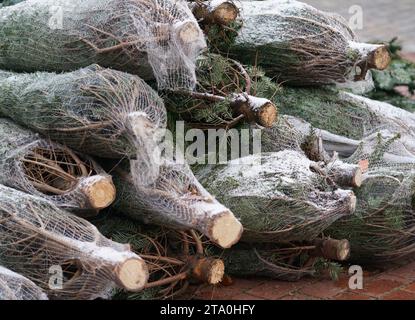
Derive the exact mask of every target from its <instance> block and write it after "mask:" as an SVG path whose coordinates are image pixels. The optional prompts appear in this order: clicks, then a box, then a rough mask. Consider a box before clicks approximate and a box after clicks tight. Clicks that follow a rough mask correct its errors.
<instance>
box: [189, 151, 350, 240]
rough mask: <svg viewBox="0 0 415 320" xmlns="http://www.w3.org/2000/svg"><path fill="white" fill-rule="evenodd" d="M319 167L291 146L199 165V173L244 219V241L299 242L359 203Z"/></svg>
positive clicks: (204, 182) (203, 182)
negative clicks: (330, 179)
mask: <svg viewBox="0 0 415 320" xmlns="http://www.w3.org/2000/svg"><path fill="white" fill-rule="evenodd" d="M313 167H314V169H313ZM316 168H318V165H317V163H314V162H313V161H311V160H309V159H308V158H307V157H306V156H305V155H304V154H302V153H300V152H298V151H295V150H288V149H287V150H284V151H280V152H276V153H263V154H254V155H251V156H247V157H244V158H241V159H235V160H231V161H229V162H228V163H227V164H225V165H207V166H199V167H198V169H197V171H196V175H197V177H198V178H199V179H200V181H201V183H202V184H203V185H204V186H206V188H207V189H208V190H209V191H210V192H211V193H212V194H213V195H215V196H216V197H217V198H218V199H219V201H221V202H222V203H224V204H225V205H226V206H227V207H229V208H230V210H232V212H234V213H235V215H236V216H237V217H238V218H240V219H241V222H242V225H243V226H244V233H243V235H242V240H243V241H250V242H278V241H294V240H296V241H298V240H313V239H314V238H316V237H317V236H318V235H319V234H320V233H321V232H322V231H324V230H325V229H326V228H327V227H328V226H330V225H331V224H332V223H333V222H334V221H336V220H337V219H339V218H340V217H342V216H344V215H350V214H353V212H354V210H355V206H356V198H355V196H354V194H353V192H352V191H348V190H342V189H337V188H335V187H334V186H333V185H330V183H329V182H328V181H327V180H326V177H325V176H324V175H322V174H321V172H320V171H318V170H316Z"/></svg>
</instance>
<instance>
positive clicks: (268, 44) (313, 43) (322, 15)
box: [222, 0, 390, 86]
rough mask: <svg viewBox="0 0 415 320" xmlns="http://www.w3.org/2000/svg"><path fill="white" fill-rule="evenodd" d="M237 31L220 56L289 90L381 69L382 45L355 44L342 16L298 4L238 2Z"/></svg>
mask: <svg viewBox="0 0 415 320" xmlns="http://www.w3.org/2000/svg"><path fill="white" fill-rule="evenodd" d="M238 7H239V9H240V12H241V20H242V21H243V24H242V27H241V29H240V30H238V31H237V32H238V35H237V36H236V37H230V38H231V39H232V41H231V43H230V44H229V43H228V44H225V45H223V46H222V47H223V49H222V50H223V51H224V52H229V53H230V54H231V56H232V57H236V58H237V59H240V60H241V61H242V62H244V63H246V64H250V65H259V66H261V67H262V68H264V69H265V71H266V72H267V74H268V75H269V76H271V77H277V80H278V81H282V82H284V83H288V84H291V85H296V86H300V85H321V84H330V83H334V82H345V81H347V80H363V79H365V76H366V73H367V71H368V70H369V69H379V70H383V69H385V68H386V67H387V66H388V64H389V62H390V54H389V52H388V50H387V47H386V46H385V45H374V44H368V43H360V42H358V40H357V38H356V35H355V34H354V33H353V31H352V30H351V29H350V28H349V27H348V24H347V21H346V20H345V19H343V18H342V17H341V16H339V15H336V14H332V13H326V12H323V11H319V10H317V9H315V8H313V7H311V6H309V5H307V4H304V3H301V2H298V1H286V0H267V1H241V2H240V3H238Z"/></svg>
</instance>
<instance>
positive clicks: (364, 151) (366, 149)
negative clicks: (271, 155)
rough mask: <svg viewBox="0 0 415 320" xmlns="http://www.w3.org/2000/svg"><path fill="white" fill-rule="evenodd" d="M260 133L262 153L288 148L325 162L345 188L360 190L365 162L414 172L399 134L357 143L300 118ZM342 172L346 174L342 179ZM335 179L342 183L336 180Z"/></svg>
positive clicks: (370, 137) (383, 134)
mask: <svg viewBox="0 0 415 320" xmlns="http://www.w3.org/2000/svg"><path fill="white" fill-rule="evenodd" d="M258 128H259V127H258V126H255V125H251V126H250V129H251V130H252V129H258ZM380 128H381V127H380ZM261 132H262V136H261V138H262V139H261V144H262V151H264V152H276V151H281V150H284V149H286V148H289V149H294V150H297V151H302V152H304V153H305V154H306V156H307V157H308V158H309V159H311V160H313V161H318V162H320V163H321V162H324V163H322V166H323V167H324V168H325V171H326V174H328V175H330V177H331V178H332V179H333V181H335V182H336V180H337V182H338V183H341V181H343V183H345V184H344V185H343V186H350V187H358V186H359V181H360V183H361V179H362V177H361V174H362V173H364V172H363V171H365V170H363V169H365V168H364V165H363V164H362V163H360V164H359V162H361V161H362V160H367V161H370V165H371V167H375V166H378V167H380V168H385V167H387V166H394V165H399V168H400V170H403V167H404V164H406V167H407V169H411V168H413V164H414V163H415V156H414V154H413V153H412V152H411V151H409V150H407V148H406V146H405V141H401V139H400V134H396V133H392V132H391V131H389V130H387V129H383V130H381V129H380V130H379V131H375V132H374V133H372V134H370V135H368V136H365V137H363V138H362V139H361V140H355V139H350V138H346V137H344V136H340V135H336V134H334V133H331V132H329V131H326V130H322V129H319V128H313V126H312V125H311V124H310V123H308V122H307V121H305V120H302V119H300V118H296V117H293V116H286V115H281V116H280V119H279V121H278V122H276V123H275V124H274V125H273V126H272V127H271V128H266V129H261ZM339 158H341V159H342V160H340V159H339ZM322 169H323V168H322ZM327 169H328V170H327ZM339 170H340V172H343V174H341V175H340V176H339V175H338V174H339V173H340V172H339ZM330 171H332V173H335V175H332V174H331V172H330ZM336 171H337V173H336ZM336 176H339V177H340V178H341V179H340V180H338V179H336ZM348 177H349V178H350V179H349V178H348ZM344 178H346V180H343V179H344ZM356 182H357V183H356ZM340 185H341V184H340Z"/></svg>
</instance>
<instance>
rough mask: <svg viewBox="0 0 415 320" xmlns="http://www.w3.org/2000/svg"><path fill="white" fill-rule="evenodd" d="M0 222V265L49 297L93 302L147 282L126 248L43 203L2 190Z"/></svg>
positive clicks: (144, 272) (140, 264) (141, 265)
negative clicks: (52, 274)
mask: <svg viewBox="0 0 415 320" xmlns="http://www.w3.org/2000/svg"><path fill="white" fill-rule="evenodd" d="M0 218H1V219H0V230H1V232H0V243H1V244H2V245H1V247H0V262H1V264H2V265H4V266H5V267H8V268H11V269H13V270H14V271H15V272H18V273H20V274H22V275H23V276H25V277H27V278H28V279H30V280H31V281H33V282H34V283H35V284H36V285H38V286H39V287H41V288H42V289H44V290H45V292H46V293H47V294H48V296H49V298H59V299H94V298H97V297H105V296H107V295H108V294H109V290H112V289H113V288H114V286H120V287H122V288H125V289H127V290H132V291H139V290H140V289H142V288H143V287H144V285H145V284H146V282H147V279H148V271H147V266H146V264H145V262H144V261H143V260H142V259H141V258H140V257H139V256H138V255H136V254H134V253H132V252H131V251H130V249H129V245H124V244H119V243H116V242H113V241H111V240H109V239H107V238H105V237H104V236H102V235H101V234H100V233H99V231H98V230H97V228H96V227H94V226H93V225H92V224H91V223H89V222H87V221H86V220H83V219H82V218H79V217H76V216H74V215H71V214H69V213H66V212H65V211H62V210H61V209H59V208H57V207H56V206H54V205H53V204H51V203H50V202H48V201H46V200H43V199H41V198H38V197H34V196H31V195H27V194H24V193H22V192H20V191H16V190H14V189H10V188H7V187H3V186H0ZM51 267H52V269H50V268H51ZM53 268H55V269H53ZM51 270H54V272H55V273H54V274H56V275H57V274H58V272H59V271H60V270H61V271H62V275H63V279H62V283H59V281H58V280H57V278H56V279H54V278H52V280H51V273H50V272H52V271H51Z"/></svg>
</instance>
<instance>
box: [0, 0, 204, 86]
mask: <svg viewBox="0 0 415 320" xmlns="http://www.w3.org/2000/svg"><path fill="white" fill-rule="evenodd" d="M0 26H1V28H0V42H1V43H2V46H1V48H0V68H3V69H6V68H7V69H10V70H14V71H20V72H21V71H24V72H33V71H73V70H76V69H79V68H82V67H86V66H88V65H91V64H95V63H97V64H99V65H101V66H103V67H111V68H114V69H119V70H121V71H126V72H130V73H133V74H137V75H139V76H140V77H142V78H145V79H153V78H155V79H156V80H157V83H158V86H159V88H160V89H162V88H167V89H177V88H185V89H191V88H193V87H194V85H195V83H196V78H195V66H194V62H195V59H196V57H197V55H198V54H199V52H200V51H201V50H202V49H203V48H205V46H206V44H205V40H204V38H203V32H202V31H201V29H200V28H199V26H198V24H197V21H196V20H195V18H194V16H193V14H192V13H191V11H190V9H189V8H188V6H187V3H186V2H185V1H182V0H180V1H170V0H163V1H156V0H122V1H118V0H99V1H97V0H75V1H69V2H68V1H65V0H47V1H44V0H28V1H24V2H21V3H19V4H17V5H14V6H10V7H4V8H2V9H1V10H0Z"/></svg>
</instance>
